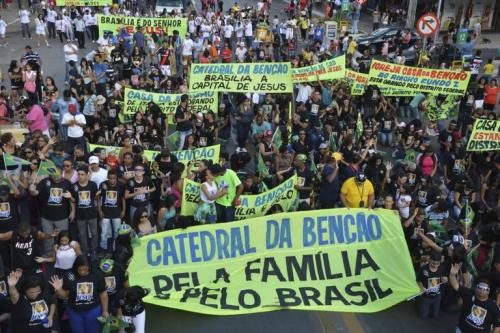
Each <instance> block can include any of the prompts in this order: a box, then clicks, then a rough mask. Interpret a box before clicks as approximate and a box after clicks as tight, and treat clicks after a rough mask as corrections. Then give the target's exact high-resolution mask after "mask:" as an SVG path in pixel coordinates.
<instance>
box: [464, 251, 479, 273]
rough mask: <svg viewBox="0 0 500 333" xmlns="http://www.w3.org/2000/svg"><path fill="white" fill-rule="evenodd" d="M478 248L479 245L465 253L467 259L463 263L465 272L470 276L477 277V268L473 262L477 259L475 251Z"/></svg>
mask: <svg viewBox="0 0 500 333" xmlns="http://www.w3.org/2000/svg"><path fill="white" fill-rule="evenodd" d="M478 248H479V244H477V245H476V246H475V247H474V248H472V249H471V250H470V251H469V253H467V257H466V258H465V261H466V263H467V270H468V271H469V272H470V273H471V274H472V276H474V277H477V268H476V264H474V261H475V260H476V258H477V253H478V252H477V250H478Z"/></svg>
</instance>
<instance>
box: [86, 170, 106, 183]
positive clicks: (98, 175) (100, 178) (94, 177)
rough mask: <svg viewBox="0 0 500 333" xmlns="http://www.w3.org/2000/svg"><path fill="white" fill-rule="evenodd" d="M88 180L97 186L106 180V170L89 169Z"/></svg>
mask: <svg viewBox="0 0 500 333" xmlns="http://www.w3.org/2000/svg"><path fill="white" fill-rule="evenodd" d="M90 180H91V181H93V182H94V183H96V184H97V188H99V186H100V185H101V183H102V182H105V181H106V180H108V170H105V169H103V168H99V170H98V171H90Z"/></svg>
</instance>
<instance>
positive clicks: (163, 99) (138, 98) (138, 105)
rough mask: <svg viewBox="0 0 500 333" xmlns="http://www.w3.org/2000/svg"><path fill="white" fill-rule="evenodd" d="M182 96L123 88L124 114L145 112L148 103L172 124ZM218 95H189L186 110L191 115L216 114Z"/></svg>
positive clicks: (213, 93) (211, 93)
mask: <svg viewBox="0 0 500 333" xmlns="http://www.w3.org/2000/svg"><path fill="white" fill-rule="evenodd" d="M181 96H182V94H159V93H152V92H147V91H143V90H135V89H130V88H125V97H124V107H123V110H124V113H126V114H135V113H137V112H139V111H141V112H143V113H144V112H146V110H147V106H148V104H149V102H154V103H155V104H157V105H158V106H159V107H160V109H161V111H162V112H163V113H165V114H166V115H167V116H168V122H169V124H173V117H174V115H175V111H176V109H177V106H178V105H179V103H180V101H181ZM217 102H218V94H217V93H215V92H213V91H204V92H198V93H192V94H189V102H188V109H189V110H190V111H191V112H193V113H198V112H202V113H206V112H208V111H213V112H217V109H218V105H217Z"/></svg>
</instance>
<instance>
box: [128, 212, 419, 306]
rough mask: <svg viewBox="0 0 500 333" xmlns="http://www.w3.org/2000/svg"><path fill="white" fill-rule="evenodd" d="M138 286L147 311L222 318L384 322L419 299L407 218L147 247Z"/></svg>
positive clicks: (229, 228) (195, 237)
mask: <svg viewBox="0 0 500 333" xmlns="http://www.w3.org/2000/svg"><path fill="white" fill-rule="evenodd" d="M139 243H140V244H138V246H137V247H135V248H134V256H133V258H132V262H131V263H130V266H129V268H128V272H129V278H130V284H131V285H140V286H143V287H146V288H150V289H151V293H150V294H149V295H148V296H147V297H145V298H144V301H145V302H147V303H151V304H155V305H159V306H164V307H171V308H176V309H181V310H186V311H193V312H200V313H206V314H213V315H236V314H243V313H256V312H265V311H273V310H280V309H285V308H286V309H294V310H319V311H340V312H376V311H381V310H384V309H386V308H388V307H391V306H393V305H395V304H397V303H399V302H401V301H404V300H406V299H407V298H409V297H412V296H414V295H416V294H418V293H419V291H420V290H419V288H418V286H417V284H416V282H415V273H414V270H413V266H412V262H411V258H410V254H409V252H408V247H407V245H406V241H405V238H404V234H403V230H402V228H401V222H400V218H399V216H398V215H397V214H396V213H395V212H394V211H390V210H385V209H379V210H376V211H374V210H368V209H345V208H342V209H329V210H314V211H307V212H295V213H282V214H276V215H270V216H264V217H258V218H252V219H245V220H241V221H236V222H232V223H224V224H205V225H200V226H195V227H190V228H188V229H177V230H172V231H167V232H162V233H158V234H153V235H148V236H145V237H143V238H140V239H139Z"/></svg>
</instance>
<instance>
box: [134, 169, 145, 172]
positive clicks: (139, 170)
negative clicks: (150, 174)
mask: <svg viewBox="0 0 500 333" xmlns="http://www.w3.org/2000/svg"><path fill="white" fill-rule="evenodd" d="M135 171H136V172H142V171H144V169H135Z"/></svg>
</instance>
